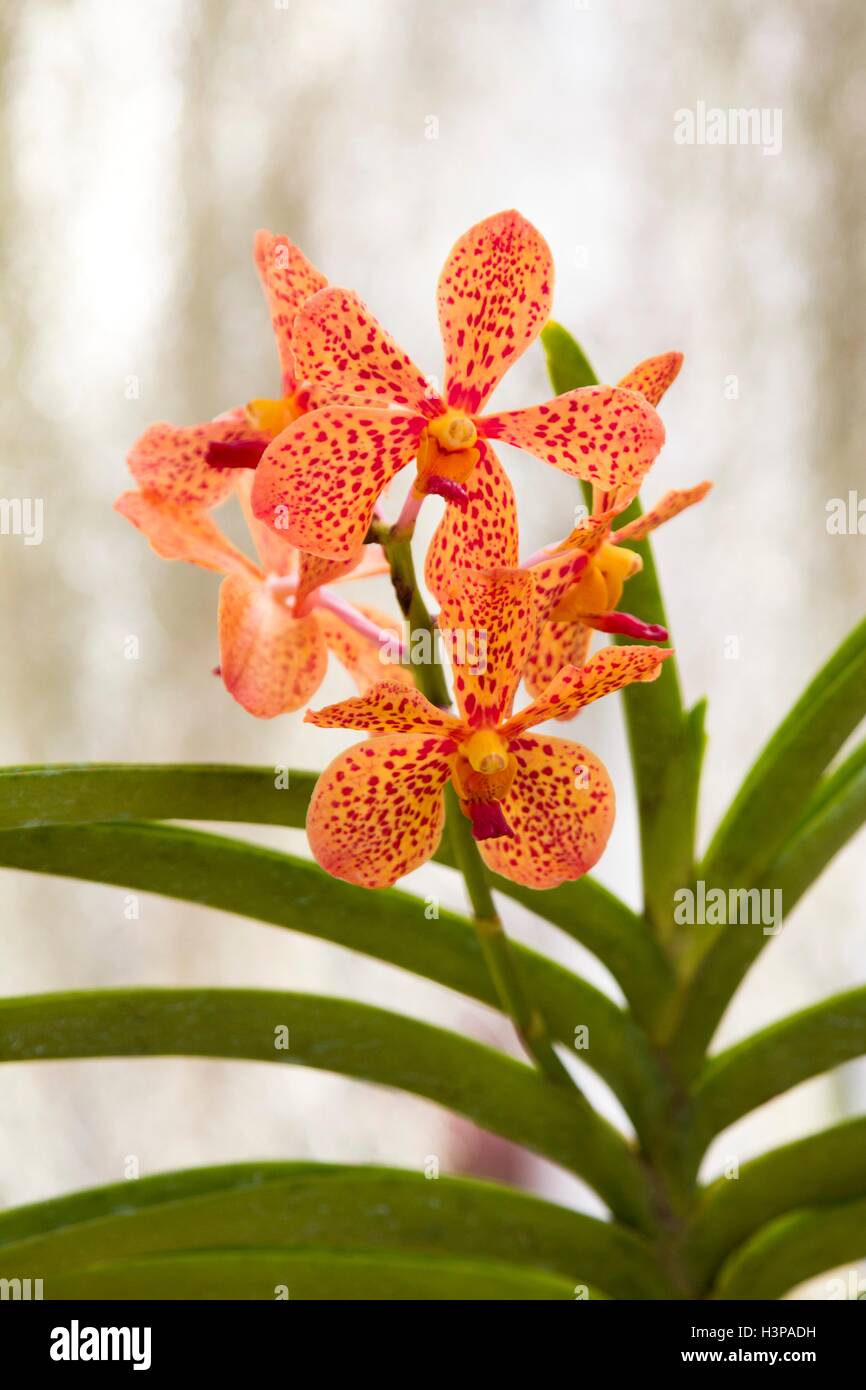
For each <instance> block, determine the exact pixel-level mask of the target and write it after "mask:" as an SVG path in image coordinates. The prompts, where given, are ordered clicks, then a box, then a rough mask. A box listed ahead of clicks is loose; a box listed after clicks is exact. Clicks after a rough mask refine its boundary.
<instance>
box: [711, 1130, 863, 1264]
mask: <svg viewBox="0 0 866 1390" xmlns="http://www.w3.org/2000/svg"><path fill="white" fill-rule="evenodd" d="M864 1193H866V1116H860V1117H858V1118H857V1119H852V1120H845V1121H843V1122H842V1123H841V1124H838V1125H834V1126H833V1127H832V1128H830V1129H825V1130H822V1131H821V1133H820V1134H810V1135H808V1136H807V1137H806V1138H805V1139H797V1140H795V1141H794V1143H792V1144H785V1145H784V1146H783V1147H782V1148H779V1149H774V1150H773V1151H772V1152H771V1153H767V1154H763V1155H762V1156H761V1157H760V1158H756V1159H754V1160H753V1161H752V1162H751V1163H746V1164H744V1165H743V1167H742V1168H740V1170H739V1173H738V1174H737V1180H736V1181H735V1182H734V1181H732V1180H731V1179H730V1178H728V1177H722V1178H719V1179H717V1181H716V1182H714V1183H712V1184H711V1185H710V1186H709V1187H708V1188H706V1189H705V1190H704V1191H703V1193H702V1194H701V1198H700V1204H699V1206H698V1210H697V1213H696V1215H695V1217H694V1220H693V1223H692V1226H691V1230H690V1231H689V1234H688V1238H687V1242H686V1260H687V1263H688V1266H689V1270H690V1273H691V1275H692V1277H693V1279H694V1282H695V1284H696V1286H697V1288H698V1289H699V1290H702V1291H703V1290H705V1289H706V1287H707V1286H708V1285H709V1284H710V1283H711V1282H712V1280H713V1278H714V1276H715V1274H716V1272H717V1270H718V1268H719V1265H720V1264H721V1262H722V1261H723V1260H724V1258H725V1256H726V1255H729V1254H730V1253H731V1251H732V1250H735V1249H736V1248H737V1246H739V1245H742V1244H743V1242H744V1241H745V1240H747V1239H748V1237H750V1236H751V1235H753V1234H754V1232H755V1231H757V1230H759V1229H760V1228H761V1227H762V1226H766V1225H768V1224H769V1223H770V1222H771V1221H773V1220H775V1219H776V1218H777V1217H779V1216H782V1215H784V1214H785V1213H786V1212H790V1211H793V1210H794V1209H795V1208H797V1207H804V1206H811V1205H812V1204H814V1203H816V1202H822V1203H825V1202H837V1201H839V1200H840V1199H842V1198H847V1197H860V1196H862V1195H863V1194H864Z"/></svg>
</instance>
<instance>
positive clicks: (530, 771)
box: [306, 570, 670, 888]
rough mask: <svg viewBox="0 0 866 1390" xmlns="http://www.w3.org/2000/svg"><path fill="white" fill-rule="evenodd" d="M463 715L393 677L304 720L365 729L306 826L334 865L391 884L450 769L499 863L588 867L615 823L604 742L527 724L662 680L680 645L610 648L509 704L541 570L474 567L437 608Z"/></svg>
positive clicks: (508, 872)
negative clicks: (599, 751) (599, 752)
mask: <svg viewBox="0 0 866 1390" xmlns="http://www.w3.org/2000/svg"><path fill="white" fill-rule="evenodd" d="M439 626H440V629H441V630H442V632H443V634H444V635H446V636H447V638H448V641H447V643H446V645H447V647H448V649H449V656H450V660H451V665H452V669H453V674H454V689H455V695H456V699H457V705H458V710H459V714H458V715H453V714H449V713H447V712H445V711H443V710H441V709H438V708H437V707H436V706H435V705H433V704H431V702H430V701H429V700H427V699H426V698H425V697H424V696H423V695H422V694H421V693H420V691H417V690H414V689H410V688H408V687H401V686H399V685H397V684H396V683H395V682H393V681H389V680H386V681H382V682H380V683H379V684H378V685H375V686H373V687H372V689H370V690H369V691H368V692H367V694H366V695H364V696H363V697H362V698H360V699H358V698H356V699H351V700H345V701H343V702H342V703H340V704H337V705H331V706H329V707H328V708H326V709H323V710H319V711H317V712H313V711H308V712H307V715H306V719H307V721H308V722H309V723H311V724H315V725H317V726H319V727H320V728H351V729H359V730H363V731H364V732H365V733H367V734H368V735H369V736H370V737H369V738H368V739H367V741H366V742H362V743H358V744H355V745H354V746H353V747H351V748H349V749H348V750H347V751H345V752H343V753H341V754H339V756H338V757H336V758H335V759H334V761H333V762H332V763H331V764H330V766H329V767H327V768H326V769H325V771H324V772H323V773H322V775H321V777H320V778H319V781H318V783H317V785H316V790H315V792H314V793H313V797H312V800H311V802H310V808H309V815H308V818H307V834H308V837H309V841H310V846H311V848H312V851H313V853H314V855H315V856H316V859H317V860H318V861H319V863H320V864H321V865H322V867H323V868H325V869H326V870H327V871H328V872H329V873H330V874H333V875H335V876H336V877H337V878H343V879H346V880H347V881H348V882H350V883H354V884H358V885H360V886H362V887H365V888H382V887H386V886H388V885H390V884H393V883H395V882H396V880H397V879H399V878H401V877H402V876H403V875H404V874H407V873H409V872H410V870H412V869H415V868H417V867H418V866H419V865H420V864H423V863H424V862H425V861H426V860H427V859H429V858H430V856H431V855H432V854H433V853H434V852H435V850H436V848H437V846H438V844H439V840H440V838H441V835H442V827H443V822H444V814H445V812H444V803H443V792H444V788H445V786H446V784H447V783H448V782H449V781H450V782H451V783H452V784H453V786H454V788H455V790H456V792H457V796H458V798H459V804H460V807H461V810H462V811H463V813H464V814H465V815H466V816H467V817H468V818H469V819H470V821H471V823H472V830H473V834H474V836H475V839H476V840H477V841H478V842H479V848H480V852H481V854H482V855H483V857H484V859H485V861H486V863H487V864H488V866H489V867H490V868H491V869H493V870H495V871H496V872H497V873H500V874H503V875H504V876H505V877H506V878H509V879H512V880H514V881H515V882H517V883H522V884H525V885H526V886H527V887H531V888H552V887H555V886H556V885H557V884H559V883H562V882H564V881H565V880H567V879H576V878H579V877H580V876H581V875H582V874H585V873H586V872H587V870H589V869H591V868H592V866H593V865H594V864H595V863H596V861H597V860H598V858H599V856H600V855H601V853H602V851H603V850H604V847H605V844H606V843H607V839H608V836H609V835H610V831H611V827H612V825H613V819H614V794H613V787H612V786H611V782H610V778H609V777H608V774H607V771H606V769H605V767H604V765H603V763H602V762H601V761H600V759H599V758H597V757H596V755H595V754H594V753H591V752H589V750H588V749H586V748H583V747H581V746H580V745H579V744H576V743H572V742H569V741H568V740H565V739H560V738H552V737H548V736H545V735H536V734H532V733H530V732H529V730H530V729H531V728H532V727H533V726H535V725H537V724H541V723H543V722H544V721H545V720H547V719H550V718H551V717H553V716H554V715H562V714H564V713H566V712H568V713H573V712H575V711H576V710H578V709H580V708H582V707H583V706H584V705H587V704H589V703H590V702H591V701H593V700H597V699H599V698H600V697H601V696H602V695H606V694H608V693H609V692H611V691H614V690H618V689H620V688H621V687H622V686H624V685H627V684H629V683H630V682H631V681H635V680H643V681H647V680H653V679H654V678H655V676H656V675H657V674H658V673H659V670H660V667H661V662H662V661H663V660H664V659H665V658H666V657H667V656H669V655H670V652H668V651H662V650H659V649H658V648H655V647H606V648H604V649H603V650H602V651H600V652H598V653H597V654H596V656H595V657H593V659H592V660H591V661H590V662H589V663H587V664H586V665H585V666H583V667H580V668H578V667H576V666H569V667H566V668H565V669H564V670H563V671H561V672H560V673H559V676H558V677H557V679H556V680H555V681H553V682H552V683H551V684H550V685H549V687H548V689H547V690H546V691H545V693H544V695H542V696H541V697H540V698H539V699H537V700H535V701H533V703H532V704H530V705H528V706H527V707H526V708H525V709H523V710H521V711H520V712H519V713H518V714H513V713H512V705H513V702H514V694H515V691H516V689H517V685H518V683H519V681H520V676H521V672H522V670H523V665H524V662H525V660H526V657H527V653H528V650H529V646H530V643H531V641H532V636H533V633H534V631H535V612H534V596H533V580H532V577H531V576H530V575H529V574H528V573H527V572H526V571H522V570H499V571H494V572H490V571H486V572H482V571H478V570H469V571H466V572H465V573H464V574H462V575H461V578H460V585H459V590H458V591H456V592H452V593H451V594H450V595H449V597H448V599H447V600H446V602H445V604H444V605H443V608H442V612H441V613H440V615H439Z"/></svg>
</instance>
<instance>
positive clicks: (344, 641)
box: [315, 603, 414, 694]
mask: <svg viewBox="0 0 866 1390" xmlns="http://www.w3.org/2000/svg"><path fill="white" fill-rule="evenodd" d="M356 607H357V608H358V611H359V612H361V613H363V615H364V617H365V618H369V619H370V621H371V622H372V623H375V624H376V625H377V626H378V627H379V628H381V629H382V631H383V632H391V633H393V634H394V636H395V637H396V638H399V637H400V636H401V631H400V625H399V623H396V622H395V621H394V619H393V618H392V617H390V615H389V614H387V613H382V612H381V611H380V610H379V609H378V608H373V607H371V606H370V604H367V603H359V604H357V605H356ZM315 613H316V621H317V622H318V624H319V628H320V630H321V633H322V636H323V637H324V639H325V641H326V642H327V644H328V646H329V648H330V649H331V651H332V652H333V653H334V656H335V657H336V658H337V660H338V661H339V662H340V663H341V664H342V665H343V666H345V668H346V670H347V671H348V672H349V675H350V676H351V677H352V679H353V680H354V682H355V684H356V685H357V687H358V689H359V690H360V691H361V693H362V694H364V693H365V692H366V691H367V690H369V689H370V687H371V686H373V685H377V684H378V683H379V682H381V681H382V680H389V681H398V682H399V683H400V684H401V685H405V686H411V687H412V688H413V689H414V681H413V679H412V671H411V669H410V668H409V667H408V666H399V665H397V664H396V663H393V662H388V661H385V660H383V648H382V646H381V644H380V643H378V642H374V641H371V639H370V638H369V637H365V636H364V635H363V634H362V633H360V632H356V631H355V629H354V628H353V627H350V625H349V624H348V623H346V622H344V621H343V619H342V618H340V617H338V616H337V614H336V613H332V612H330V611H329V610H328V609H326V608H317V609H316V610H315Z"/></svg>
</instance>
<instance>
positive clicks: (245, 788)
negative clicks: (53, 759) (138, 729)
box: [0, 763, 671, 1019]
mask: <svg viewBox="0 0 866 1390" xmlns="http://www.w3.org/2000/svg"><path fill="white" fill-rule="evenodd" d="M316 776H317V774H315V773H311V772H297V771H295V770H294V769H292V770H291V771H290V772H289V785H288V787H287V788H285V789H278V788H277V786H276V784H275V781H276V772H275V769H273V768H267V767H240V766H235V765H232V764H228V763H227V764H210V765H209V764H199V765H196V764H192V765H183V764H178V765H173V764H165V765H158V764H150V763H141V764H135V763H126V764H112V763H83V764H73V765H66V766H64V765H54V766H47V767H12V768H6V769H2V770H0V830H2V829H24V830H27V829H36V828H38V827H40V826H45V825H62V824H69V823H82V822H88V821H113V820H120V821H128V820H140V819H146V820H195V821H215V820H221V821H232V822H235V823H238V824H240V823H243V822H249V823H251V824H256V823H260V824H265V825H285V826H291V827H295V828H298V829H303V827H304V823H305V820H306V815H307V805H308V802H309V799H310V796H311V795H312V791H313V787H314V786H315V784H316ZM436 858H437V860H439V862H440V863H444V864H448V865H449V866H450V867H454V863H453V855H452V854H451V851H450V848H449V846H448V844H447V843H446V841H445V840H443V843H442V845H441V846H440V848H439V850H438V852H437V854H436ZM491 881H492V884H493V887H494V888H495V889H496V890H497V891H498V892H500V893H505V894H506V895H507V896H508V897H510V898H513V899H515V900H516V901H517V902H520V903H523V904H524V905H525V906H527V907H529V908H531V909H532V911H533V912H534V913H536V914H537V915H538V916H540V917H542V918H544V919H545V920H547V921H550V922H553V924H554V925H555V926H558V927H560V928H561V929H562V930H563V931H566V932H567V933H568V934H569V935H570V936H571V937H573V938H574V940H576V941H579V942H580V943H581V945H584V946H586V947H587V949H588V950H590V951H592V952H593V953H594V954H595V955H597V956H598V958H599V960H601V961H602V962H603V963H604V964H605V965H606V966H607V968H608V970H610V972H611V974H612V975H613V976H614V978H615V979H616V980H617V982H618V984H619V985H620V987H621V988H622V990H623V993H624V994H625V996H626V998H627V999H629V1001H630V1002H631V1003H632V1005H633V1007H634V1009H635V1013H636V1014H637V1016H638V1017H639V1019H642V1018H649V1017H651V1016H653V1014H654V1012H655V1009H656V1004H657V997H658V996H660V995H661V994H662V993H663V992H664V991H666V990H669V989H670V986H671V973H670V967H669V966H668V964H667V962H666V959H665V957H664V955H663V953H662V952H661V951H660V949H659V947H658V944H657V943H656V942H655V941H654V939H653V937H652V935H651V934H650V932H649V931H648V930H647V927H646V923H645V922H644V921H643V920H642V919H641V918H639V917H637V916H636V915H635V914H634V913H633V912H632V911H631V910H630V909H629V908H628V907H626V905H625V903H623V902H621V901H620V900H619V899H618V898H616V897H615V896H614V894H613V893H610V892H608V891H607V890H606V889H604V888H602V887H601V885H600V884H598V883H596V882H595V881H594V880H593V879H591V878H590V877H589V876H587V877H584V878H582V879H580V881H579V882H577V883H569V884H563V885H562V887H560V888H556V889H553V890H551V891H550V892H547V893H538V892H535V891H534V890H533V889H529V888H523V887H521V885H520V884H517V883H511V882H509V880H508V879H504V878H500V877H498V876H496V875H493V876H492V880H491Z"/></svg>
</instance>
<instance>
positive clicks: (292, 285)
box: [253, 229, 328, 396]
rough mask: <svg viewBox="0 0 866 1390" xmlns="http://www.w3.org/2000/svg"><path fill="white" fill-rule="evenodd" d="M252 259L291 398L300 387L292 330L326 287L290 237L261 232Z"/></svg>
mask: <svg viewBox="0 0 866 1390" xmlns="http://www.w3.org/2000/svg"><path fill="white" fill-rule="evenodd" d="M253 259H254V260H255V263H256V270H257V271H258V272H259V277H260V279H261V282H262V289H263V290H264V292H265V299H266V300H267V302H268V310H269V312H270V315H271V323H272V324H273V328H274V336H275V338H276V340H277V352H278V353H279V357H280V369H281V371H282V374H283V393H284V394H285V395H286V396H290V395H291V394H292V392H293V391H294V389H295V386H296V385H297V380H298V373H297V371H296V369H295V354H294V352H293V350H292V328H293V324H294V321H295V315H296V314H297V313H298V311H299V309H300V308H301V306H302V305H303V304H304V303H305V302H306V300H308V299H310V298H311V297H312V296H313V295H314V294H315V293H316V291H317V290H321V289H323V288H324V286H325V285H327V283H328V282H327V280H326V279H325V277H324V275H322V273H321V272H320V271H318V270H317V269H316V267H315V266H314V265H312V264H311V262H310V261H308V260H307V258H306V256H305V255H304V253H303V252H302V251H301V250H300V249H299V248H298V247H297V246H295V244H294V242H292V241H289V238H288V237H287V236H275V235H274V233H273V232H269V231H266V230H264V229H262V230H261V231H258V232H256V235H255V240H254V242H253Z"/></svg>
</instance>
